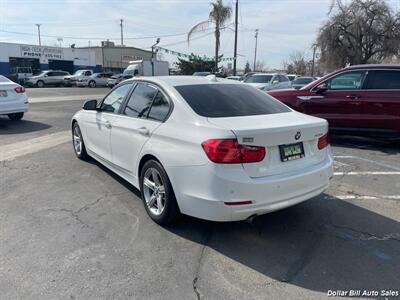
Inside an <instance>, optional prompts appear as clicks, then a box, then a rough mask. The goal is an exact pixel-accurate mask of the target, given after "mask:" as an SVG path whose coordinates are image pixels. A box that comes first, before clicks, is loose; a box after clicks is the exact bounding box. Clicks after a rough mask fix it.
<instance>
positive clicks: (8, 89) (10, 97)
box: [0, 82, 18, 102]
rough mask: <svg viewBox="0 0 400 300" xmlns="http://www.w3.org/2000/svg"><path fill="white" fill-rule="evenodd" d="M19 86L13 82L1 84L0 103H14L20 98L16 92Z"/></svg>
mask: <svg viewBox="0 0 400 300" xmlns="http://www.w3.org/2000/svg"><path fill="white" fill-rule="evenodd" d="M17 86H18V85H17V84H15V83H12V82H0V101H1V102H7V101H14V100H15V99H16V98H17V97H18V94H17V92H16V91H15V88H16V87H17Z"/></svg>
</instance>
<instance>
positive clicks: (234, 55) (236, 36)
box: [233, 0, 239, 76]
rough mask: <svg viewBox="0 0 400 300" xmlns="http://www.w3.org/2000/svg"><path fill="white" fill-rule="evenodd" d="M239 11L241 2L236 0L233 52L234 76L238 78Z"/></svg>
mask: <svg viewBox="0 0 400 300" xmlns="http://www.w3.org/2000/svg"><path fill="white" fill-rule="evenodd" d="M238 10H239V0H236V7H235V48H234V50H233V76H236V60H237V39H238Z"/></svg>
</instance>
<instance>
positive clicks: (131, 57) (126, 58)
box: [121, 55, 143, 62]
mask: <svg viewBox="0 0 400 300" xmlns="http://www.w3.org/2000/svg"><path fill="white" fill-rule="evenodd" d="M132 60H143V57H142V56H137V55H123V56H122V57H121V61H123V62H130V61H132Z"/></svg>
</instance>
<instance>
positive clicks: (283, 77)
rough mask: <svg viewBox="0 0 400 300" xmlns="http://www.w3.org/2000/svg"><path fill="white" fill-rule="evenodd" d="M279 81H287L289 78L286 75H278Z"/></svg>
mask: <svg viewBox="0 0 400 300" xmlns="http://www.w3.org/2000/svg"><path fill="white" fill-rule="evenodd" d="M279 81H280V82H287V81H289V79H288V78H287V77H286V76H283V75H279Z"/></svg>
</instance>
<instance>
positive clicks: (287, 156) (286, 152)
mask: <svg viewBox="0 0 400 300" xmlns="http://www.w3.org/2000/svg"><path fill="white" fill-rule="evenodd" d="M279 152H280V153H281V160H282V161H290V160H294V159H299V158H302V157H304V147H303V143H302V142H300V143H295V144H288V145H280V146H279Z"/></svg>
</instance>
